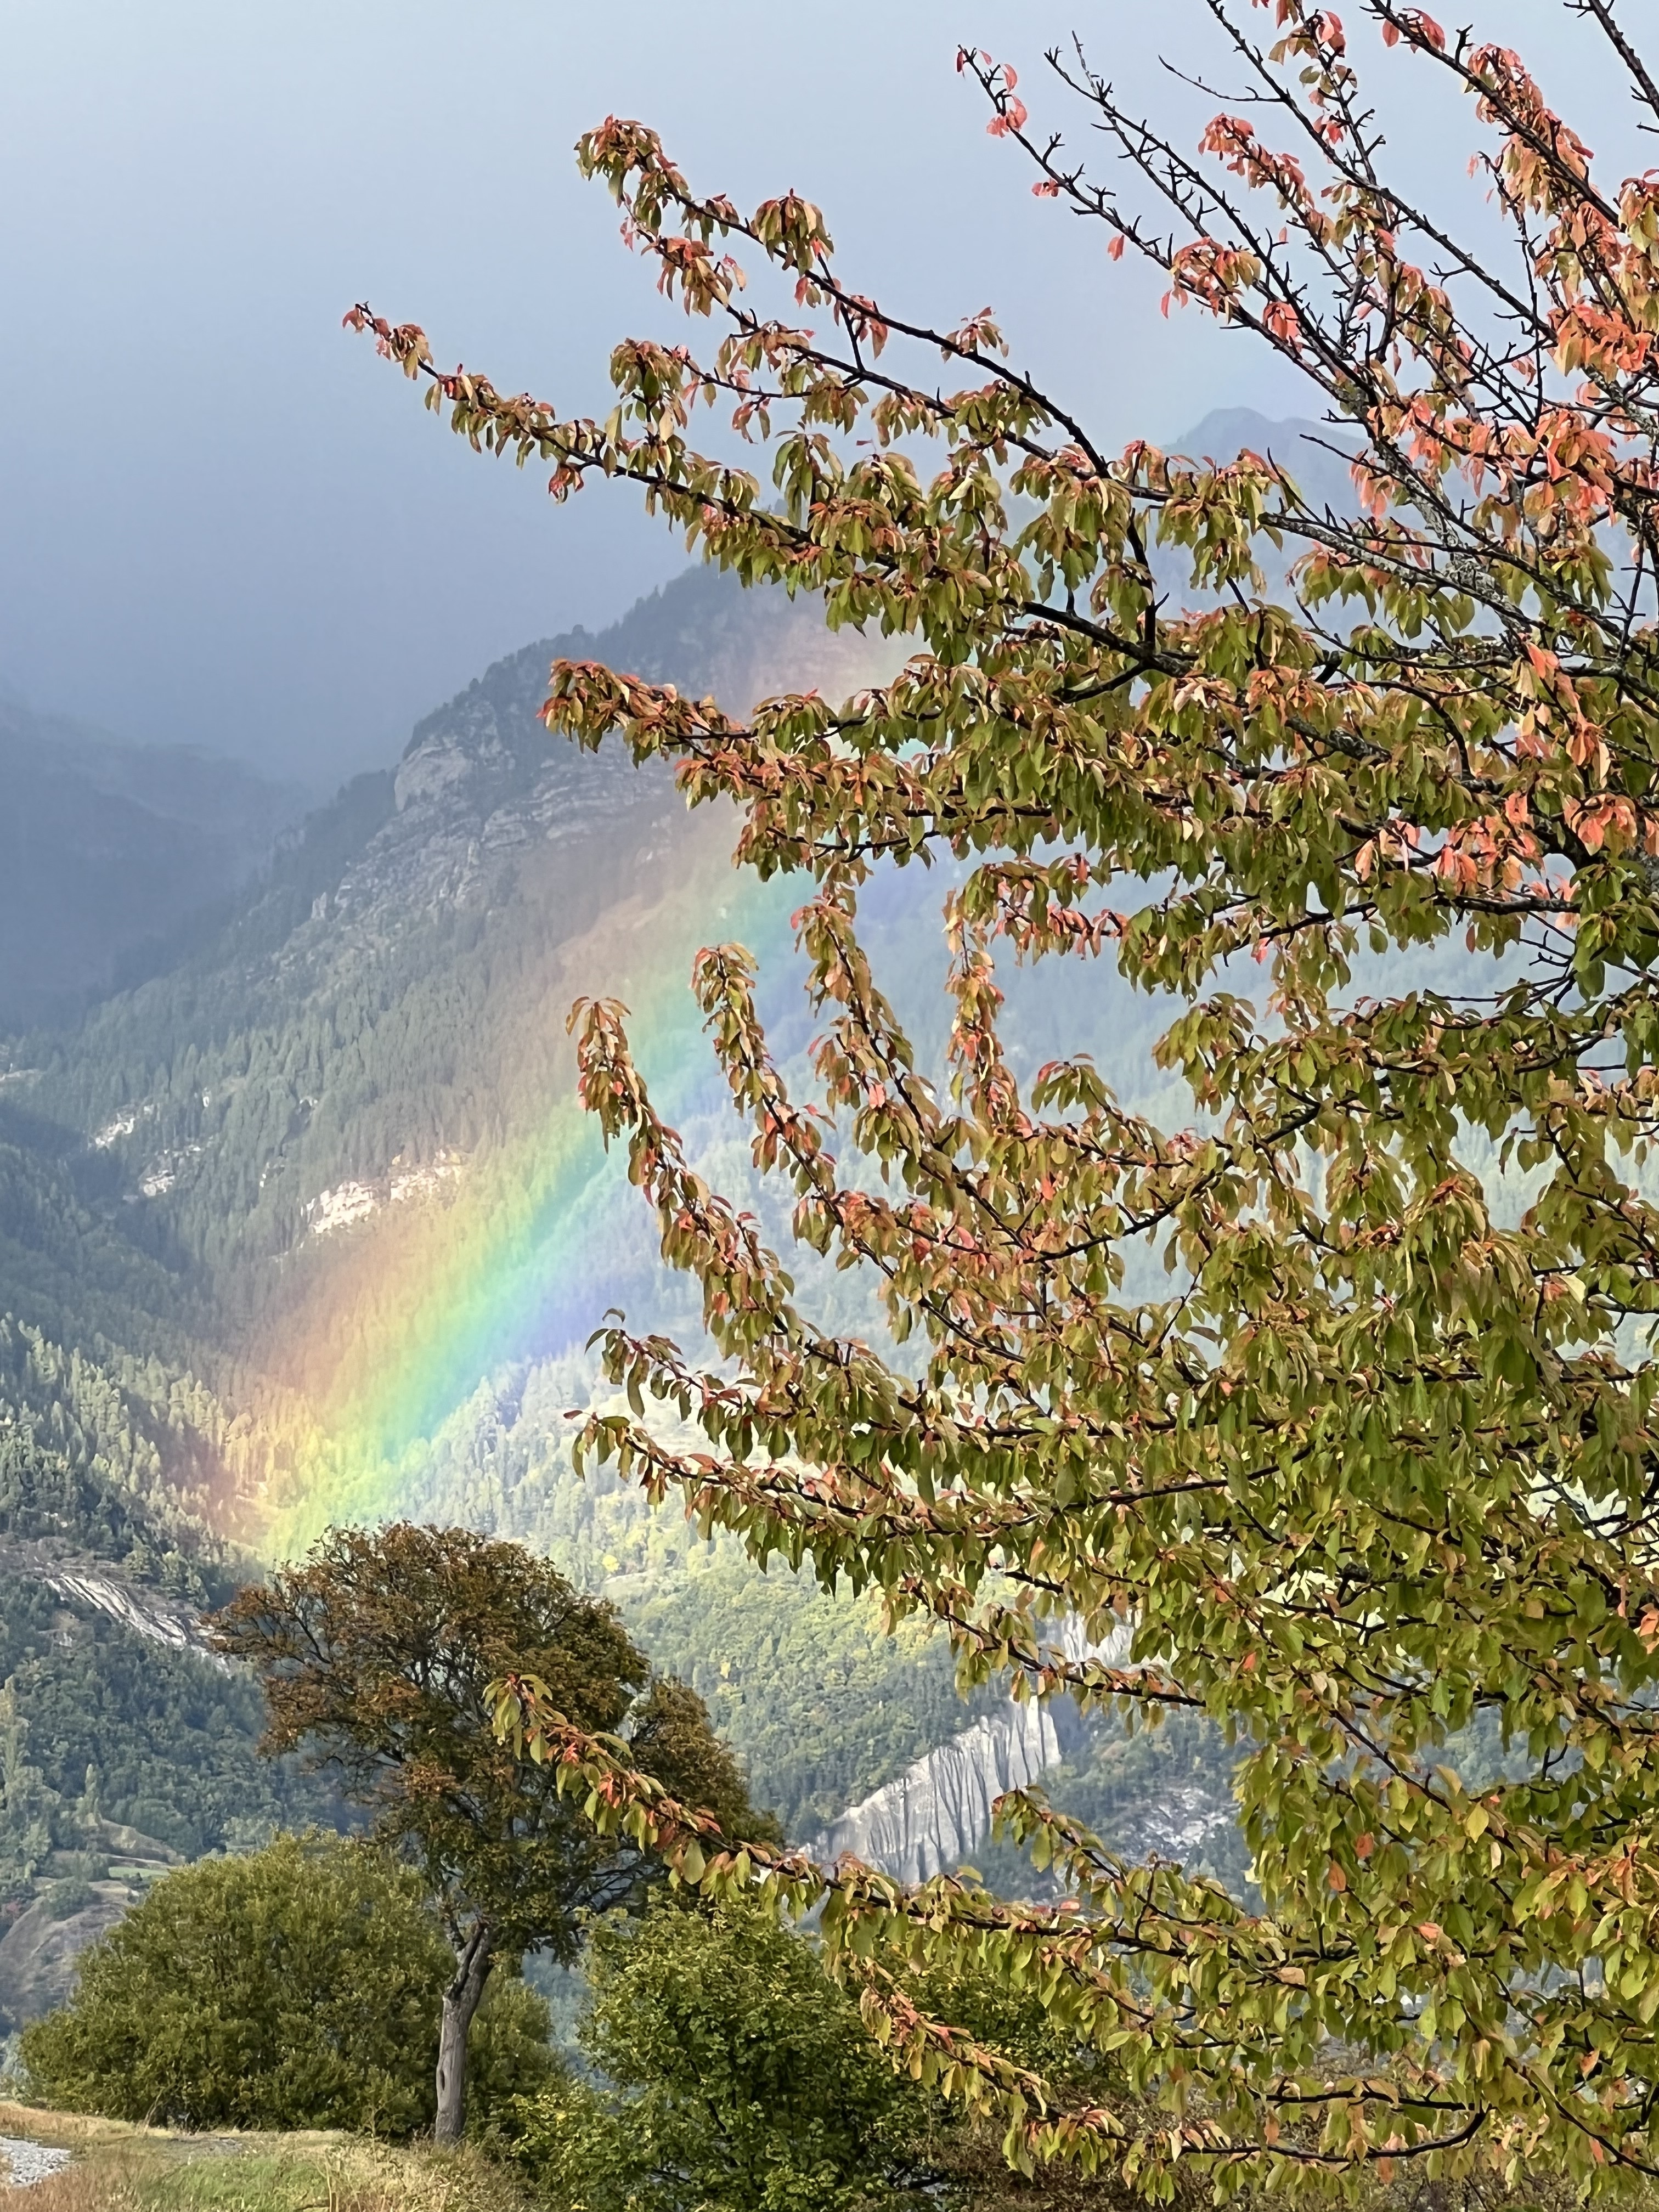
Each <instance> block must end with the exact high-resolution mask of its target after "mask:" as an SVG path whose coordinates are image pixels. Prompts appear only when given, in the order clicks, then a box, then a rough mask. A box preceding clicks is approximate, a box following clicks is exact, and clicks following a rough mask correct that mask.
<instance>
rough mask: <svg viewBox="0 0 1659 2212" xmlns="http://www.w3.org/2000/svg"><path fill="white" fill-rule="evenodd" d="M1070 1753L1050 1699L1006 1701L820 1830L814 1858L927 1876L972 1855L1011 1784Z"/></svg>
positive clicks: (1024, 1782) (1022, 1783) (1031, 1778)
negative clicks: (858, 1862) (857, 1861)
mask: <svg viewBox="0 0 1659 2212" xmlns="http://www.w3.org/2000/svg"><path fill="white" fill-rule="evenodd" d="M1063 1755H1064V1745H1063V1744H1062V1741H1061V1736H1060V1717H1059V1716H1058V1715H1057V1712H1056V1709H1055V1708H1054V1707H1053V1706H1050V1705H1013V1704H1009V1705H1004V1706H1000V1707H999V1708H998V1710H997V1711H994V1712H990V1713H987V1714H985V1715H984V1716H983V1717H981V1719H979V1720H976V1721H975V1723H973V1725H972V1727H971V1728H965V1729H963V1731H962V1733H961V1735H955V1736H952V1737H951V1741H949V1743H942V1744H940V1745H939V1748H938V1749H937V1750H936V1751H930V1752H929V1753H927V1756H926V1757H925V1758H922V1759H917V1760H916V1762H915V1765H913V1766H908V1767H907V1768H906V1769H905V1771H904V1772H903V1773H902V1774H901V1775H900V1776H899V1778H898V1779H897V1780H896V1782H890V1783H888V1784H886V1786H885V1787H884V1788H883V1789H880V1790H876V1791H875V1792H874V1794H873V1795H872V1796H868V1797H866V1798H865V1799H864V1800H863V1802H861V1803H860V1804H857V1805H853V1806H849V1807H848V1810H847V1811H846V1812H845V1813H843V1814H842V1816H841V1818H840V1819H839V1820H834V1821H832V1822H831V1823H830V1825H829V1826H828V1827H827V1828H825V1829H823V1831H822V1832H820V1833H819V1834H817V1835H816V1836H814V1837H813V1838H812V1839H811V1843H810V1844H809V1845H808V1846H807V1848H808V1849H809V1850H811V1854H812V1856H813V1857H814V1858H817V1859H835V1858H839V1857H842V1854H843V1853H850V1855H851V1856H852V1857H854V1858H856V1859H862V1860H863V1861H864V1863H865V1864H866V1866H873V1867H879V1868H880V1869H881V1871H882V1872H883V1873H884V1874H890V1875H894V1876H895V1877H896V1879H897V1880H898V1881H927V1880H928V1879H929V1878H930V1877H931V1876H932V1875H936V1874H945V1873H948V1872H949V1871H950V1870H951V1868H953V1867H958V1866H960V1865H961V1864H962V1863H963V1860H964V1859H967V1858H970V1857H972V1856H973V1853H974V1851H975V1850H976V1849H977V1847H978V1846H979V1844H981V1842H982V1841H983V1839H984V1838H985V1837H986V1836H987V1835H988V1834H989V1833H990V1829H991V1810H992V1808H993V1806H994V1804H995V1802H996V1801H997V1799H998V1798H999V1797H1000V1796H1002V1795H1003V1793H1004V1792H1005V1791H1006V1790H1024V1789H1026V1788H1028V1787H1029V1786H1030V1784H1032V1783H1033V1782H1035V1781H1036V1780H1037V1779H1038V1778H1039V1777H1040V1776H1041V1775H1042V1774H1043V1773H1044V1772H1045V1771H1047V1770H1048V1768H1049V1767H1051V1766H1055V1765H1059V1763H1060V1759H1061V1758H1062V1756H1063Z"/></svg>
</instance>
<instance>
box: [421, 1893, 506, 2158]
mask: <svg viewBox="0 0 1659 2212" xmlns="http://www.w3.org/2000/svg"><path fill="white" fill-rule="evenodd" d="M494 1938H495V1930H494V1929H492V1928H491V1926H490V1924H489V1922H488V1921H487V1920H481V1921H479V1923H477V1927H475V1928H474V1929H473V1930H472V1933H471V1935H470V1936H468V1937H467V1939H466V1942H465V1943H464V1944H463V1945H462V1946H461V1948H460V1949H459V1951H458V1952H457V1953H456V1954H455V1978H454V1979H453V1981H452V1982H451V1983H450V1984H449V1987H448V1988H447V1990H445V1991H444V2010H443V2022H442V2025H441V2027H440V2028H439V2031H438V2118H437V2124H436V2125H435V2127H434V2129H433V2130H432V2133H433V2140H434V2141H435V2142H441V2143H453V2142H459V2141H460V2139H461V2123H462V2122H463V2120H465V2118H466V2038H467V2031H468V2029H469V2028H470V2027H471V2025H472V2015H473V2014H474V2013H475V2012H477V2009H478V2002H479V1999H480V1998H481V1997H482V1996H483V1993H484V1984H485V1983H486V1982H487V1981H488V1980H489V1970H490V1968H491V1966H494V1965H495V1960H494V1958H493V1957H492V1955H491V1953H490V1945H491V1943H492V1942H493V1941H494Z"/></svg>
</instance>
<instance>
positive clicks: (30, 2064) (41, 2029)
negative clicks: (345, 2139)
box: [21, 1835, 556, 2135]
mask: <svg viewBox="0 0 1659 2212" xmlns="http://www.w3.org/2000/svg"><path fill="white" fill-rule="evenodd" d="M451 1971H452V1968H451V1963H450V1957H449V1951H448V1947H447V1944H446V1943H445V1942H444V1938H443V1933H442V1930H441V1929H440V1928H439V1926H438V1923H437V1922H436V1921H435V1918H434V1917H433V1916H432V1914H431V1912H430V1911H428V1908H427V1906H426V1905H425V1903H424V1901H423V1899H422V1894H421V1887H420V1881H419V1878H418V1877H417V1876H416V1874H415V1873H414V1872H413V1871H412V1869H405V1868H399V1867H398V1866H395V1865H394V1864H393V1863H392V1862H391V1861H390V1860H389V1859H388V1857H386V1853H385V1852H384V1851H383V1850H380V1849H379V1848H378V1846H375V1845H374V1844H367V1843H363V1842H360V1841H347V1840H344V1839H343V1838H338V1837H332V1836H322V1835H307V1836H279V1837H277V1838H276V1840H275V1841H274V1842H272V1843H270V1844H267V1845H266V1847H265V1848H264V1850H258V1851H253V1852H250V1853H249V1854H248V1855H247V1856H246V1857H240V1858H213V1859H204V1860H202V1861H201V1862H200V1863H198V1864H197V1865H195V1866H192V1867H185V1868H181V1869H179V1870H178V1871H177V1872H175V1873H173V1874H169V1875H165V1876H164V1877H163V1878H162V1879H161V1881H157V1882H156V1883H155V1886H154V1887H152V1888H151V1889H150V1891H149V1893H148V1895H147V1896H146V1897H145V1898H144V1899H143V1901H142V1902H141V1903H140V1904H138V1905H136V1906H135V1907H134V1908H133V1910H132V1911H131V1912H130V1913H128V1915H127V1916H126V1917H125V1919H124V1920H123V1921H121V1922H120V1923H118V1925H117V1926H116V1927H115V1928H113V1929H112V1930H111V1931H110V1933H109V1934H108V1935H107V1936H105V1937H103V1938H102V1940H101V1941H100V1942H98V1943H96V1944H94V1946H93V1948H91V1950H90V1951H88V1953H87V1954H85V1956H84V1957H83V1959H82V1962H81V1966H80V1972H79V1976H78V1978H77V1980H76V1987H75V1990H74V1993H73V1995H72V1996H71V1997H70V2001H69V2002H68V2003H67V2004H66V2005H64V2007H62V2008H60V2009H59V2010H58V2011H57V2012H55V2013H51V2014H49V2015H47V2016H46V2019H44V2020H41V2021H35V2022H34V2023H33V2025H31V2026H30V2027H27V2028H25V2029H24V2031H23V2033H22V2037H21V2060H22V2066H23V2070H24V2073H25V2075H26V2078H27V2081H28V2083H29V2086H30V2087H31V2089H32V2090H33V2092H34V2093H36V2094H38V2095H40V2097H42V2098H43V2099H44V2100H46V2102H48V2103H50V2104H52V2105H55V2106H58V2107H60V2108H61V2109H63V2110H64V2111H68V2112H101V2113H105V2114H107V2115H109V2116H111V2117H112V2118H118V2119H128V2120H158V2121H161V2122H162V2123H165V2124H171V2125H174V2126H179V2127H187V2128H204V2127H237V2128H296V2127H337V2128H369V2129H374V2130H377V2131H378V2132H380V2133H382V2134H389V2135H407V2134H410V2133H411V2132H413V2131H414V2130H416V2129H419V2128H422V2127H426V2126H428V2125H429V2124H430V2123H431V2120H432V2116H433V2110H434V2098H433V2066H434V2060H435V2055H436V2046H437V2039H438V2038H437V2027H438V2022H437V1996H438V1992H439V1990H441V1988H442V1987H443V1985H444V1984H445V1982H446V1981H447V1979H448V1978H449V1974H450V1972H451ZM501 1992H502V1996H501V2001H499V2002H496V2003H495V2004H493V2005H491V2006H490V2007H489V2008H487V2009H486V2010H485V2012H484V2014H483V2016H482V2018H481V2020H480V2022H479V2027H478V2033H477V2039H478V2042H479V2044H480V2045H481V2052H480V2058H479V2065H478V2071H479V2073H480V2074H481V2075H482V2077H483V2082H484V2084H485V2099H484V2101H485V2102H486V2103H490V2104H494V2103H499V2102H501V2100H504V2099H505V2098H506V2097H507V2096H508V2095H513V2094H517V2095H522V2094H524V2093H525V2091H526V2081H529V2080H532V2079H534V2078H536V2077H538V2076H539V2077H540V2078H541V2079H542V2080H543V2081H545V2080H546V2078H547V2077H548V2076H549V2075H550V2074H551V2073H552V2072H554V2071H555V2070H556V2060H555V2058H554V2056H553V2053H552V2051H550V2048H549V2045H548V2041H547V2015H546V2008H545V2007H544V2005H543V2004H542V2003H541V2001H540V1999H538V1998H537V1997H536V1996H533V1995H532V1992H530V1991H529V1990H526V1989H525V1988H524V1986H523V1984H521V1983H518V1982H513V1981H504V1982H502V1984H501Z"/></svg>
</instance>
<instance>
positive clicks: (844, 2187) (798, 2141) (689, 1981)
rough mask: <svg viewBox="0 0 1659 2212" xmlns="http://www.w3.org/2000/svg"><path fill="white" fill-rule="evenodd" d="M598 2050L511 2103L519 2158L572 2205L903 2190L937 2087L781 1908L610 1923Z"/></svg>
mask: <svg viewBox="0 0 1659 2212" xmlns="http://www.w3.org/2000/svg"><path fill="white" fill-rule="evenodd" d="M588 1978H589V1986H590V1990H591V1999H590V2002H589V2006H588V2009H587V2011H586V2014H585V2015H584V2017H583V2021H582V2024H581V2029H580V2043H581V2046H582V2048H583V2050H584V2051H585V2052H586V2055H587V2057H589V2058H590V2059H591V2060H592V2062H593V2063H594V2065H595V2066H596V2067H597V2068H598V2069H599V2071H600V2072H601V2073H602V2074H603V2075H605V2078H606V2079H607V2081H609V2082H610V2083H611V2084H612V2085H613V2086H612V2087H609V2088H605V2089H600V2088H595V2087H591V2086H590V2085H588V2084H586V2083H585V2082H580V2081H574V2080H572V2079H569V2078H565V2079H562V2080H560V2081H556V2082H555V2083H553V2084H550V2086H549V2087H548V2088H547V2089H545V2090H544V2091H543V2092H542V2093H540V2094H538V2095H537V2096H534V2097H529V2098H520V2099H518V2100H515V2101H514V2103H513V2106H511V2107H510V2111H509V2116H508V2127H509V2130H511V2131H512V2132H513V2134H514V2135H515V2136H516V2138H517V2140H516V2141H515V2142H514V2144H513V2156H514V2157H515V2158H516V2159H517V2160H519V2162H520V2164H521V2165H522V2166H524V2167H525V2168H526V2170H527V2171H528V2172H530V2174H531V2175H532V2177H533V2179H534V2181H535V2183H536V2185H537V2186H538V2188H539V2189H540V2191H542V2193H543V2194H544V2196H545V2197H547V2198H548V2199H549V2200H550V2202H551V2203H554V2204H555V2205H556V2206H558V2207H560V2208H561V2212H578V2208H580V2212H691V2209H692V2208H694V2207H695V2208H697V2212H797V2209H798V2208H799V2212H838V2208H846V2209H847V2212H851V2208H853V2207H855V2206H858V2207H863V2206H869V2207H872V2208H873V2207H875V2206H878V2205H881V2204H884V2203H890V2202H891V2201H892V2198H893V2196H894V2191H895V2186H896V2181H897V2179H898V2175H899V2172H900V2170H901V2169H902V2168H903V2167H904V2166H906V2165H907V2163H908V2158H907V2154H906V2148H905V2147H906V2145H907V2144H908V2143H909V2142H913V2141H914V2140H915V2137H916V2135H917V2133H918V2132H919V2124H920V2122H921V2118H922V2106H921V2098H920V2096H919V2094H918V2093H916V2092H915V2091H913V2090H912V2088H911V2087H910V2085H909V2084H908V2082H903V2081H900V2080H899V2079H898V2078H897V2077H896V2075H895V2074H894V2073H893V2070H892V2069H891V2067H890V2065H889V2064H888V2063H887V2061H886V2059H885V2058H884V2057H883V2055H882V2053H881V2052H880V2051H878V2049H877V2047H876V2045H874V2043H873V2042H872V2040H871V2039H870V2037H869V2036H868V2035H867V2034H866V2032H865V2029H864V2026H863V2023H862V2022H861V2021H860V2018H859V2015H858V2010H857V2008H856V2006H855V2005H854V2004H853V2002H851V2001H850V2000H849V1999H848V1997H847V1996H845V1994H844V1993H843V1992H842V1990H840V1989H838V1988H837V1987H836V1984H835V1983H833V1982H832V1981H831V1980H830V1979H829V1977H828V1976H827V1975H826V1974H825V1972H823V1967H822V1966H820V1964H819V1962H818V1960H817V1954H816V1953H815V1951H814V1949H813V1948H812V1946H811V1944H810V1943H809V1942H806V1941H805V1939H804V1938H803V1937H801V1936H798V1935H795V1934H793V1932H792V1931H791V1930H789V1929H786V1928H784V1927H782V1926H781V1925H780V1923H779V1922H778V1920H777V1919H776V1917H775V1916H774V1915H773V1914H772V1913H771V1912H769V1911H765V1910H763V1909H759V1908H754V1907H748V1906H738V1905H719V1906H716V1907H714V1908H710V1909H703V1908H696V1909H690V1908H687V1907H684V1906H682V1905H678V1904H676V1903H675V1902H673V1901H672V1900H671V1899H666V1898H658V1899H655V1900H653V1903H652V1904H651V1905H649V1906H648V1907H647V1911H646V1913H645V1916H644V1917H643V1919H642V1920H640V1921H636V1922H632V1923H623V1922H620V1921H608V1922H601V1923H597V1924H596V1926H595V1928H594V1929H593V1932H592V1937H591V1940H590V1949H589V1956H588Z"/></svg>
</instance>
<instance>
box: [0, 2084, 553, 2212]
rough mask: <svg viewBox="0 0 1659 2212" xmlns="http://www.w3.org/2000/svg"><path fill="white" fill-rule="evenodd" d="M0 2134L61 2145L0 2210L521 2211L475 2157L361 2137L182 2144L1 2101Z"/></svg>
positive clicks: (208, 2139) (504, 2182) (508, 2184)
mask: <svg viewBox="0 0 1659 2212" xmlns="http://www.w3.org/2000/svg"><path fill="white" fill-rule="evenodd" d="M0 2136H13V2137H19V2138H21V2139H22V2140H23V2141H25V2142H39V2143H53V2144H58V2145H61V2146H63V2147H64V2148H66V2149H68V2150H70V2151H71V2152H72V2153H73V2154H74V2155H73V2159H72V2160H71V2163H70V2165H69V2166H65V2167H64V2169H63V2170H62V2171H61V2172H58V2173H57V2174H54V2175H52V2177H51V2178H50V2179H47V2180H45V2181H40V2182H36V2183H35V2184H33V2185H32V2186H30V2187H27V2188H21V2189H18V2188H12V2187H9V2186H8V2185H7V2181H6V2179H5V2175H4V2170H3V2167H0V2212H522V2208H523V2204H524V2199H523V2198H522V2197H521V2196H520V2193H519V2191H517V2190H516V2189H515V2187H514V2185H513V2182H512V2180H511V2179H510V2177H509V2176H507V2174H505V2173H503V2172H502V2171H501V2168H500V2166H491V2165H490V2164H489V2163H488V2162H487V2161H486V2160H483V2158H482V2157H480V2156H479V2155H477V2154H476V2153H475V2152H472V2151H471V2150H462V2151H460V2152H458V2153H453V2154H444V2153H441V2152H437V2151H434V2150H432V2149H430V2148H415V2149H405V2148H399V2147H398V2146H395V2145H392V2144H388V2143H377V2142H370V2141H368V2140H367V2139H365V2138H364V2137H362V2136H345V2135H340V2134H332V2133H325V2132H321V2131H318V2132H313V2133H299V2134H292V2135H252V2134H250V2135H211V2136H191V2135H180V2134H177V2133H175V2132H173V2130H168V2129H166V2128H143V2127H134V2126H131V2125H129V2124H126V2123H125V2122H123V2121H119V2120H102V2119H89V2118H79V2117H76V2116H74V2115H70V2114H66V2113H60V2112H40V2111H38V2110H36V2109H34V2108H33V2107H31V2106H23V2105H9V2104H0Z"/></svg>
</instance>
